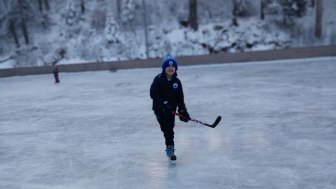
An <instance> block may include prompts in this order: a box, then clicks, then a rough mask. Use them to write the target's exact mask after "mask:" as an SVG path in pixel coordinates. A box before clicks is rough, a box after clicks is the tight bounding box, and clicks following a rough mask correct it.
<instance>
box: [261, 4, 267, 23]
mask: <svg viewBox="0 0 336 189" xmlns="http://www.w3.org/2000/svg"><path fill="white" fill-rule="evenodd" d="M265 6H266V2H265V0H261V3H260V19H261V20H264V19H265V12H264V11H265Z"/></svg>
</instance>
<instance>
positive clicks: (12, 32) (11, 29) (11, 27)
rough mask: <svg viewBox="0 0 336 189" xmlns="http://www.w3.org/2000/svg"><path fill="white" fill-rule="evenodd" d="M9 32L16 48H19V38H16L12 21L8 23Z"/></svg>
mask: <svg viewBox="0 0 336 189" xmlns="http://www.w3.org/2000/svg"><path fill="white" fill-rule="evenodd" d="M9 31H10V33H11V34H12V36H13V38H14V41H15V44H16V47H17V48H19V47H20V42H19V38H18V36H17V33H16V29H15V26H14V22H13V21H12V20H11V21H9Z"/></svg>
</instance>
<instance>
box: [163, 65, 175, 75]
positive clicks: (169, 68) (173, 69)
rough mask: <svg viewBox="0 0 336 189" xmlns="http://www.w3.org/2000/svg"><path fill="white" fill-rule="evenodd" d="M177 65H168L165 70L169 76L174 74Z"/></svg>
mask: <svg viewBox="0 0 336 189" xmlns="http://www.w3.org/2000/svg"><path fill="white" fill-rule="evenodd" d="M175 71H176V70H175V67H174V66H173V65H171V66H168V67H166V69H165V72H166V74H167V75H169V76H173V75H174V73H175Z"/></svg>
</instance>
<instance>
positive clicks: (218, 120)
mask: <svg viewBox="0 0 336 189" xmlns="http://www.w3.org/2000/svg"><path fill="white" fill-rule="evenodd" d="M172 114H174V115H176V116H178V117H183V115H181V114H178V113H176V112H172ZM221 119H222V117H221V116H218V117H217V118H216V120H215V122H214V123H213V124H212V125H210V124H207V123H204V122H202V121H199V120H197V119H194V118H190V119H189V120H190V121H193V122H196V123H199V124H202V125H205V126H208V127H211V128H215V127H216V126H217V125H218V123H219V122H220V121H221Z"/></svg>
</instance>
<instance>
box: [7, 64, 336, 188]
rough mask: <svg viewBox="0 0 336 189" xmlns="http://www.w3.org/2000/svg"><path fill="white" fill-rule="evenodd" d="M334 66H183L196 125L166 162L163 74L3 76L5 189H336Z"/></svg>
mask: <svg viewBox="0 0 336 189" xmlns="http://www.w3.org/2000/svg"><path fill="white" fill-rule="evenodd" d="M334 62H335V58H320V59H305V60H287V61H274V62H262V63H261V62H259V63H258V62H255V63H244V64H222V65H204V66H188V67H187V66H181V67H179V71H178V73H179V75H180V76H179V77H180V79H181V80H182V83H183V87H184V92H185V100H186V105H187V107H188V109H189V112H190V115H191V117H194V118H196V119H199V120H202V121H204V122H209V123H211V122H213V121H214V119H215V118H216V117H217V115H221V116H222V117H223V119H222V122H221V123H220V124H219V125H218V126H217V127H216V128H215V129H212V128H208V127H204V126H201V125H198V124H196V123H192V122H189V123H184V122H180V121H179V120H178V119H177V120H176V128H175V133H176V135H175V143H176V155H177V158H178V159H177V162H176V163H175V164H173V163H171V162H170V161H168V160H167V158H166V157H165V152H164V148H165V147H164V140H163V136H162V133H161V131H160V129H159V126H158V123H157V121H156V119H155V117H154V115H153V113H152V110H151V99H150V97H149V87H150V84H151V82H152V80H153V78H154V76H155V75H156V74H158V73H159V72H160V71H161V70H160V68H157V69H156V68H155V69H133V70H120V71H119V70H118V71H117V72H113V73H111V72H107V71H102V72H83V73H61V74H60V79H61V83H60V84H54V83H53V77H52V75H51V74H49V75H39V76H22V77H8V78H0V91H1V92H0V112H1V113H0V188H6V189H18V188H20V189H30V188H31V189H38V188H41V189H45V188H48V189H52V188H53V189H54V188H60V189H61V188H62V189H64V188H67V189H83V188H86V189H93V188H95V189H96V188H101V189H102V188H106V189H110V188H137V189H138V188H144V189H148V188H153V189H154V188H162V189H163V188H211V189H213V188H330V189H332V188H335V187H336V182H335V180H336V176H335V170H336V158H335V157H336V148H335V146H336V138H335V134H336V128H335V127H336V101H335V99H336V75H335V72H336V64H335V63H334Z"/></svg>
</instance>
